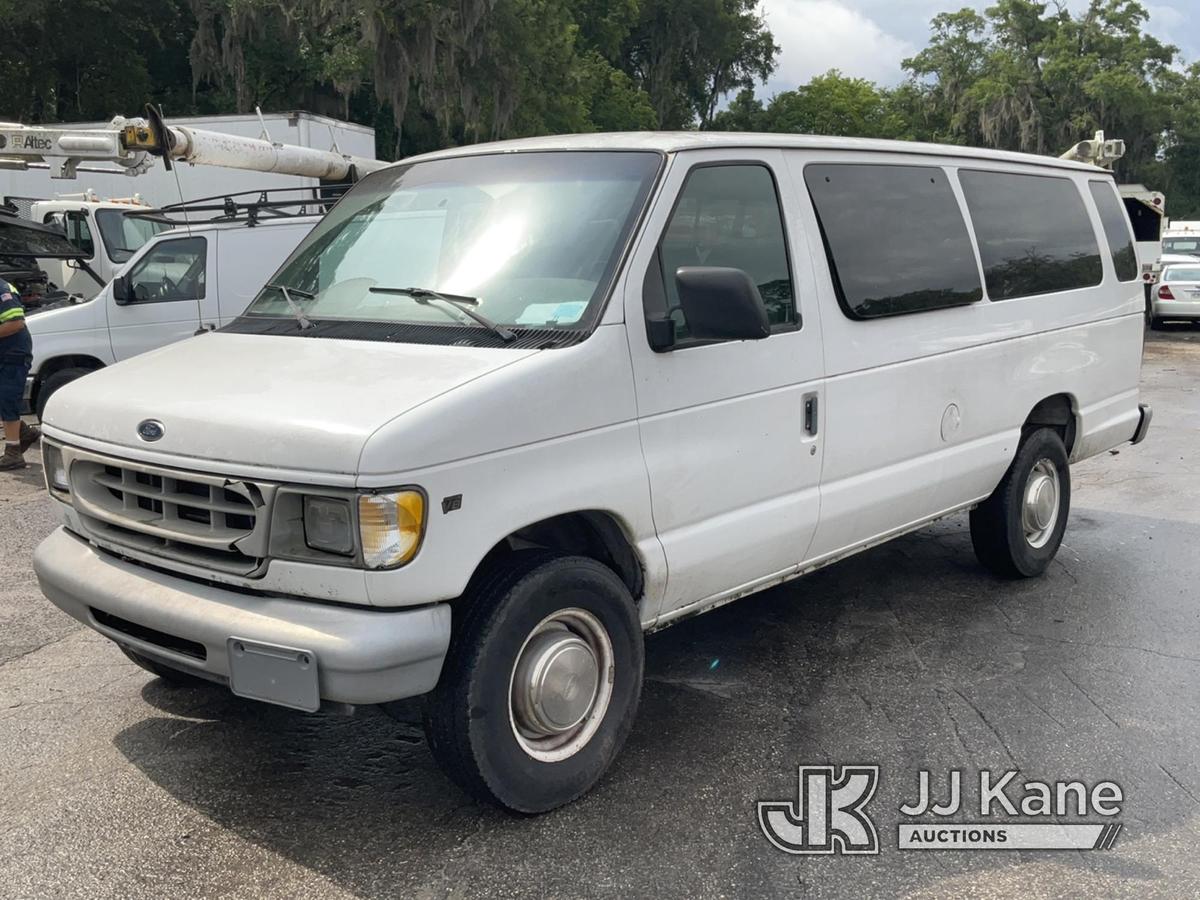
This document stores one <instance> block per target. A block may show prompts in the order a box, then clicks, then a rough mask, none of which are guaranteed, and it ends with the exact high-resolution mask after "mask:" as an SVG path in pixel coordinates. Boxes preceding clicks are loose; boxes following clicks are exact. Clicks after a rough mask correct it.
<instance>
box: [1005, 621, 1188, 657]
mask: <svg viewBox="0 0 1200 900" xmlns="http://www.w3.org/2000/svg"><path fill="white" fill-rule="evenodd" d="M1009 634H1011V635H1013V636H1014V637H1023V638H1028V639H1029V640H1032V641H1046V642H1047V643H1051V644H1067V645H1069V646H1072V647H1088V648H1091V649H1093V650H1097V649H1098V650H1128V651H1130V652H1132V653H1147V654H1149V655H1150V656H1160V657H1162V658H1163V659H1177V660H1180V661H1182V662H1193V663H1200V656H1186V655H1184V654H1182V653H1168V652H1167V651H1165V650H1155V649H1153V648H1151V647H1135V646H1133V645H1132V644H1104V643H1091V642H1090V641H1072V640H1069V639H1067V638H1055V637H1046V635H1044V634H1029V633H1028V632H1024V631H1012V630H1011V629H1009Z"/></svg>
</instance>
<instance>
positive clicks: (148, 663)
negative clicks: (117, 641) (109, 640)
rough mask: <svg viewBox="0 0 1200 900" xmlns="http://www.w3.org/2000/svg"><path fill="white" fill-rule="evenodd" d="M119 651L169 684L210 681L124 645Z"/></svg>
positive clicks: (191, 685) (178, 685) (194, 684)
mask: <svg viewBox="0 0 1200 900" xmlns="http://www.w3.org/2000/svg"><path fill="white" fill-rule="evenodd" d="M121 652H122V653H124V654H125V655H126V656H127V657H129V659H130V660H131V661H132V662H133V663H134V664H135V665H138V666H140V667H141V668H143V669H145V670H146V671H147V672H149V673H150V674H151V675H157V676H158V677H159V678H161V679H162V680H163V681H165V682H167V683H168V684H170V685H174V686H177V687H199V686H201V685H208V684H211V683H212V682H210V681H208V679H205V678H201V677H199V676H198V675H189V674H188V673H187V672H181V671H179V670H178V669H172V668H171V667H170V666H164V665H162V664H161V663H157V662H155V661H154V660H152V659H150V658H149V657H145V656H142V654H140V653H137V652H135V651H133V650H129V649H126V648H125V647H122V648H121Z"/></svg>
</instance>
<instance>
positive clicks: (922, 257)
mask: <svg viewBox="0 0 1200 900" xmlns="http://www.w3.org/2000/svg"><path fill="white" fill-rule="evenodd" d="M804 181H805V184H806V185H807V187H808V192H809V196H810V197H812V201H813V206H814V208H815V210H816V213H817V219H818V221H819V222H820V225H821V234H822V237H823V239H824V241H825V251H826V254H827V256H828V259H829V268H830V272H831V274H832V276H833V284H834V290H835V292H836V293H837V298H838V302H839V304H840V305H841V307H842V311H843V312H844V313H845V314H846V315H848V316H850V317H851V318H854V319H870V318H878V317H880V316H894V315H900V314H903V313H914V312H921V311H924V310H932V309H942V308H945V307H949V306H960V305H962V304H965V303H974V302H975V301H977V300H979V299H981V298H982V297H983V288H982V286H981V285H980V282H979V266H978V264H977V263H976V261H975V253H974V251H973V249H972V248H971V239H970V236H969V235H968V233H967V226H966V222H964V221H963V215H962V210H961V209H960V208H959V205H958V200H957V199H956V198H955V196H954V191H953V189H952V188H951V186H950V182H949V179H948V178H947V176H946V173H945V172H944V171H943V170H942V169H940V168H937V167H933V166H902V165H901V166H894V165H870V164H861V163H845V164H834V163H818V164H811V165H808V166H806V167H805V169H804Z"/></svg>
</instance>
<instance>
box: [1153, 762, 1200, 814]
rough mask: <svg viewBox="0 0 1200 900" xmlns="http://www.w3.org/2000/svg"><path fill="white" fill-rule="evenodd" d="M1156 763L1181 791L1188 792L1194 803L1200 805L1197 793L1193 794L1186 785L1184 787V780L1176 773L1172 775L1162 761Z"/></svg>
mask: <svg viewBox="0 0 1200 900" xmlns="http://www.w3.org/2000/svg"><path fill="white" fill-rule="evenodd" d="M1155 765H1157V766H1158V767H1159V768H1160V769H1161V770H1162V773H1163V774H1164V775H1166V776H1167V777H1168V778H1170V779H1171V781H1172V782H1174V783H1175V786H1176V787H1177V788H1179V789H1180V790H1181V791H1183V792H1184V793H1185V794H1187V796H1188V799H1189V800H1191V801H1192V803H1194V804H1196V806H1200V800H1197V799H1196V795H1195V794H1193V793H1192V792H1191V791H1189V790H1188V789H1187V788H1186V787H1184V786H1183V782H1182V781H1180V780H1179V779H1178V778H1176V777H1175V776H1174V775H1172V774H1171V773H1170V772H1169V771H1167V768H1166V766H1164V765H1163V764H1162V763H1155Z"/></svg>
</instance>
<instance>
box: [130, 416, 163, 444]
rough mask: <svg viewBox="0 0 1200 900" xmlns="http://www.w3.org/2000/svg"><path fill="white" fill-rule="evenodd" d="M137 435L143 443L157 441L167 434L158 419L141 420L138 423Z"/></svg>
mask: <svg viewBox="0 0 1200 900" xmlns="http://www.w3.org/2000/svg"><path fill="white" fill-rule="evenodd" d="M137 433H138V437H140V438H141V439H142V440H143V441H158V440H161V439H162V436H163V435H164V434H166V433H167V429H166V428H165V427H163V423H162V422H160V421H158V419H143V420H142V421H141V422H139V423H138V427H137Z"/></svg>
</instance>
